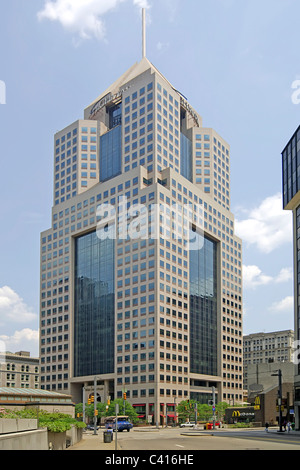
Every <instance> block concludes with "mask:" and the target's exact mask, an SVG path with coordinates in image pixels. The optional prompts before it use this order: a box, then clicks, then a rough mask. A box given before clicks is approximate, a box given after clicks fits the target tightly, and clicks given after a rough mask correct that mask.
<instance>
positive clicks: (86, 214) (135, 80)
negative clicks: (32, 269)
mask: <svg viewBox="0 0 300 470" xmlns="http://www.w3.org/2000/svg"><path fill="white" fill-rule="evenodd" d="M54 147H55V150H54V166H55V172H54V202H53V208H52V226H51V228H50V229H49V230H47V231H45V232H43V233H42V234H41V286H40V287H41V306H40V307H41V313H40V332H41V334H40V357H41V381H40V383H41V386H42V387H43V388H45V389H49V390H58V391H64V392H65V393H71V394H72V395H73V397H74V400H75V401H77V402H78V401H82V387H83V386H84V387H85V390H86V391H87V393H89V390H91V391H92V390H93V384H94V377H96V378H97V393H98V394H99V399H100V400H101V401H106V400H107V398H108V397H109V396H110V397H111V399H113V398H118V397H119V398H121V397H122V396H123V393H124V391H126V394H127V399H128V400H129V401H130V403H132V404H133V405H134V406H135V407H136V410H137V411H138V413H139V415H140V416H144V417H145V418H147V417H149V416H152V417H153V421H154V422H163V420H164V419H165V417H166V414H167V413H168V418H169V419H170V418H172V416H173V415H172V413H174V403H179V402H180V401H181V400H184V399H190V398H191V399H196V400H198V401H200V402H203V403H207V402H208V400H209V399H211V396H212V387H213V386H214V387H215V388H216V396H217V399H218V400H219V401H230V400H235V402H236V401H242V396H243V371H242V367H243V336H242V247H241V240H240V239H239V238H238V237H237V236H236V235H235V232H234V216H233V214H232V213H231V212H230V168H229V166H230V148H229V145H228V144H227V143H226V142H225V140H224V139H223V138H222V137H221V136H219V135H218V134H217V132H215V131H214V130H213V129H211V128H206V127H203V125H202V118H201V116H200V115H199V114H198V113H197V112H196V111H195V110H194V109H193V108H192V106H191V105H190V104H189V103H188V101H187V99H186V98H185V97H184V96H183V95H182V94H181V93H180V92H179V91H178V90H176V89H175V88H174V87H173V86H172V85H171V83H170V82H169V81H168V80H167V79H166V78H165V77H164V76H163V75H162V74H161V73H160V72H159V71H158V70H157V69H156V68H155V67H154V66H153V65H152V64H151V63H150V62H149V60H148V59H147V58H146V57H145V56H143V58H142V60H141V61H140V62H139V63H137V64H135V65H133V66H132V67H131V68H130V69H129V70H128V71H127V72H126V73H124V75H122V76H121V77H120V78H119V79H118V80H117V81H116V82H115V83H113V84H112V85H111V86H110V87H109V88H108V89H107V90H106V91H105V92H104V93H102V94H101V95H100V96H99V97H98V98H97V99H96V100H95V101H94V102H93V103H91V104H90V105H89V106H88V107H87V108H86V109H85V110H84V119H83V120H78V121H77V122H75V123H74V124H71V125H70V126H68V127H67V128H66V129H64V130H62V131H60V132H59V133H57V134H56V135H55V139H54Z"/></svg>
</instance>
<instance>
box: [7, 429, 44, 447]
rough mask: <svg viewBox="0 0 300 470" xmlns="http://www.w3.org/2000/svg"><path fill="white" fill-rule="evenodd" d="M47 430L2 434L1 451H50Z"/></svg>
mask: <svg viewBox="0 0 300 470" xmlns="http://www.w3.org/2000/svg"><path fill="white" fill-rule="evenodd" d="M48 449H49V446H48V431H47V429H36V430H35V431H25V432H20V433H12V434H2V435H1V436H0V450H48Z"/></svg>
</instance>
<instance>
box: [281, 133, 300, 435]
mask: <svg viewBox="0 0 300 470" xmlns="http://www.w3.org/2000/svg"><path fill="white" fill-rule="evenodd" d="M282 180H283V183H282V187H283V208H284V209H285V210H291V211H292V212H293V231H294V233H293V238H294V299H295V303H294V331H295V333H294V334H295V341H299V340H300V126H299V127H298V129H297V130H296V131H295V133H294V134H293V136H292V137H291V139H290V140H289V142H288V143H287V145H286V146H285V148H284V149H283V151H282ZM296 352H297V348H296ZM294 405H295V421H296V428H297V429H300V364H299V358H298V357H296V360H295V396H294Z"/></svg>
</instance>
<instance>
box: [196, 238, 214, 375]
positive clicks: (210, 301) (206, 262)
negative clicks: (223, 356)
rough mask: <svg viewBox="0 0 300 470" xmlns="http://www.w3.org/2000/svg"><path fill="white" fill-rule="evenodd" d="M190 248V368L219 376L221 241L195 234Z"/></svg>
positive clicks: (201, 372)
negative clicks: (193, 245) (218, 298)
mask: <svg viewBox="0 0 300 470" xmlns="http://www.w3.org/2000/svg"><path fill="white" fill-rule="evenodd" d="M195 236H196V240H197V245H196V247H198V249H196V250H192V251H190V371H191V372H192V373H198V374H209V375H217V246H218V245H217V243H216V242H214V241H213V240H211V239H209V238H207V237H203V236H202V235H200V234H198V233H195Z"/></svg>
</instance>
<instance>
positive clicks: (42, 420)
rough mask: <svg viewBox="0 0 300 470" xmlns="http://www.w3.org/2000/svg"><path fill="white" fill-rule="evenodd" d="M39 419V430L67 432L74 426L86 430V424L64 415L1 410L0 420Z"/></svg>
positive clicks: (42, 411) (34, 411)
mask: <svg viewBox="0 0 300 470" xmlns="http://www.w3.org/2000/svg"><path fill="white" fill-rule="evenodd" d="M1 418H6V419H37V420H38V427H39V428H47V429H48V431H50V432H55V433H59V432H65V431H68V430H69V429H71V427H72V426H75V427H77V428H85V427H86V425H85V423H82V422H79V421H77V420H76V419H74V418H72V417H71V416H69V415H67V414H63V413H49V412H48V411H44V410H39V411H38V410H33V409H31V410H22V411H6V410H0V419H1Z"/></svg>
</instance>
